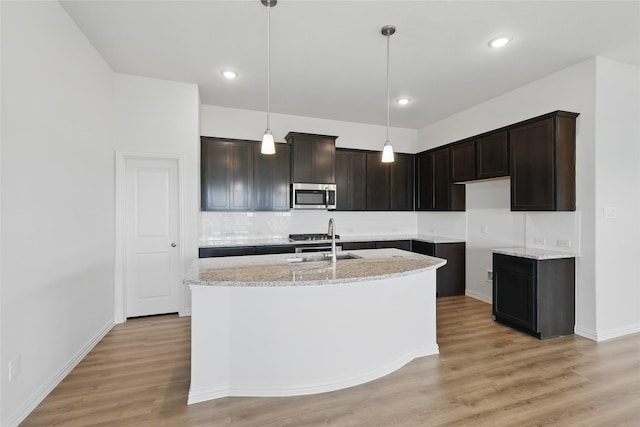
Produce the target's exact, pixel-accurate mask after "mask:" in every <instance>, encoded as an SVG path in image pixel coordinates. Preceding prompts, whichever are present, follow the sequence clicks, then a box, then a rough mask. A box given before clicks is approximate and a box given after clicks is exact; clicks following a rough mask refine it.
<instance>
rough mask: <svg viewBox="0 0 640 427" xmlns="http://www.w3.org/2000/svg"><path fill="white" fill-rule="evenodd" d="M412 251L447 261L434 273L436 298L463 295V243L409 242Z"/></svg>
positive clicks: (464, 263)
mask: <svg viewBox="0 0 640 427" xmlns="http://www.w3.org/2000/svg"><path fill="white" fill-rule="evenodd" d="M411 247H412V249H411V250H412V251H413V252H416V253H419V254H423V255H429V256H433V257H437V258H443V259H446V260H447V264H446V265H445V266H444V267H440V268H439V269H438V270H437V273H436V296H438V297H449V296H453V295H464V293H465V280H466V279H465V274H466V273H465V272H466V269H465V265H466V261H465V260H466V258H465V243H464V242H459V243H429V242H423V241H421V240H413V241H412V242H411Z"/></svg>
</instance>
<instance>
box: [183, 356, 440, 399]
mask: <svg viewBox="0 0 640 427" xmlns="http://www.w3.org/2000/svg"><path fill="white" fill-rule="evenodd" d="M439 352H440V351H439V347H438V345H437V344H435V345H433V346H428V347H424V348H421V349H418V350H415V351H412V352H411V353H409V354H407V355H405V356H402V357H400V358H398V359H396V360H394V361H391V362H390V363H388V364H386V365H384V366H381V367H380V368H378V369H375V370H372V371H369V372H365V373H362V374H360V375H355V376H352V377H349V378H341V379H335V380H332V381H327V382H323V383H317V384H307V385H295V386H291V387H277V388H274V387H263V386H248V385H239V386H233V387H230V385H229V384H219V385H216V386H215V387H208V388H206V389H199V390H193V389H190V390H189V398H188V400H187V403H188V404H189V405H191V404H193V403H198V402H204V401H207V400H213V399H218V398H220V397H227V396H254V397H255V396H264V397H276V396H279V397H286V396H303V395H308V394H316V393H325V392H329V391H335V390H342V389H345V388H348V387H353V386H356V385H360V384H364V383H367V382H369V381H373V380H376V379H378V378H382V377H384V376H385V375H388V374H390V373H392V372H394V371H397V370H398V369H400V368H401V367H403V366H404V365H406V364H407V363H409V362H411V361H412V360H413V359H417V358H419V357H424V356H431V355H434V354H439Z"/></svg>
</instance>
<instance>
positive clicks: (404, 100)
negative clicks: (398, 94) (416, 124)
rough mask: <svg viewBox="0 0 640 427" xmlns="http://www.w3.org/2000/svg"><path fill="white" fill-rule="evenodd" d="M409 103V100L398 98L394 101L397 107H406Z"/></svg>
mask: <svg viewBox="0 0 640 427" xmlns="http://www.w3.org/2000/svg"><path fill="white" fill-rule="evenodd" d="M410 101H411V100H410V99H409V98H399V99H397V100H396V102H397V103H398V104H399V105H407V104H408V103H409V102H410Z"/></svg>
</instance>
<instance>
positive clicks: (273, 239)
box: [199, 233, 465, 248]
mask: <svg viewBox="0 0 640 427" xmlns="http://www.w3.org/2000/svg"><path fill="white" fill-rule="evenodd" d="M338 234H340V233H338ZM385 240H421V241H423V242H427V243H463V242H464V241H465V240H464V239H460V238H455V237H446V236H432V235H427V234H375V235H372V234H369V235H343V234H340V239H338V240H336V242H337V243H342V242H373V241H385ZM325 243H330V240H312V241H297V242H293V241H291V240H289V237H288V236H286V237H285V236H264V237H249V236H240V235H229V236H224V237H223V236H220V237H219V238H211V239H201V240H200V243H199V246H200V247H201V248H220V247H233V246H268V245H291V244H325Z"/></svg>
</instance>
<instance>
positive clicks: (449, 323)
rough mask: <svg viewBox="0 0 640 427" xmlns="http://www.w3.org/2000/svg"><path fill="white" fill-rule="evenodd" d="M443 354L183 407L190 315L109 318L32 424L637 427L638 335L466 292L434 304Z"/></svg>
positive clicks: (639, 388)
mask: <svg viewBox="0 0 640 427" xmlns="http://www.w3.org/2000/svg"><path fill="white" fill-rule="evenodd" d="M437 320H438V344H439V346H440V354H439V355H436V356H428V357H423V358H420V359H417V360H414V361H413V362H411V363H409V364H407V365H406V366H404V367H403V368H401V369H400V370H398V371H396V372H394V373H392V374H390V375H387V376H386V377H384V378H381V379H378V380H376V381H371V382H369V383H367V384H363V385H360V386H356V387H351V388H348V389H345V390H340V391H336V392H331V393H322V394H317V395H310V396H298V397H288V398H240V397H230V398H222V399H217V400H214V401H209V402H202V403H198V404H195V405H187V404H186V401H187V395H188V392H189V377H190V318H188V317H185V318H179V317H177V316H175V315H167V316H154V317H149V318H139V319H131V320H129V321H128V322H127V323H125V324H122V325H117V326H116V327H115V328H113V330H112V331H110V332H109V334H107V336H105V338H104V339H103V340H102V341H101V342H100V343H99V344H98V345H97V346H96V347H95V348H94V349H93V350H92V351H91V352H90V353H89V354H88V355H87V357H86V358H85V359H84V360H83V361H82V362H81V363H80V364H79V365H78V366H77V367H76V368H75V369H74V370H73V371H72V372H71V373H70V374H69V375H68V376H67V378H65V379H64V380H63V381H62V382H61V383H60V385H59V386H58V387H56V389H55V390H54V391H53V392H51V394H50V395H49V396H48V397H47V398H46V399H45V400H44V401H43V402H42V403H41V404H40V405H39V406H38V407H37V408H36V409H35V410H34V411H33V413H31V414H30V415H29V417H28V418H27V419H26V420H25V421H24V422H23V423H22V424H21V425H22V426H24V427H30V426H65V427H75V426H140V427H147V426H153V427H155V426H171V427H180V426H187V427H194V426H242V427H245V426H247V427H251V426H260V427H275V426H278V427H289V426H292V427H293V426H295V427H298V426H340V427H343V426H344V427H349V426H474V427H475V426H491V427H495V426H514V427H523V426H543V425H553V426H634V427H638V426H640V422H639V421H638V420H640V334H635V335H631V336H627V337H622V338H618V339H614V340H610V341H605V342H601V343H596V342H593V341H590V340H587V339H584V338H581V337H579V336H575V335H571V336H566V337H560V338H555V339H552V340H545V341H539V340H537V339H535V338H532V337H530V336H528V335H525V334H522V333H520V332H518V331H515V330H513V329H511V328H508V327H506V326H504V325H501V324H499V323H496V322H494V321H493V317H492V316H491V306H490V305H489V304H486V303H484V302H481V301H478V300H475V299H473V298H469V297H466V296H459V297H447V298H440V299H438V302H437Z"/></svg>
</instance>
